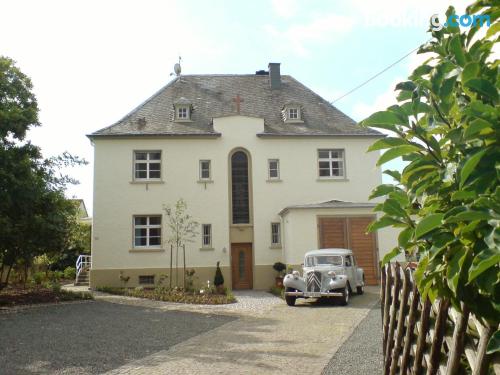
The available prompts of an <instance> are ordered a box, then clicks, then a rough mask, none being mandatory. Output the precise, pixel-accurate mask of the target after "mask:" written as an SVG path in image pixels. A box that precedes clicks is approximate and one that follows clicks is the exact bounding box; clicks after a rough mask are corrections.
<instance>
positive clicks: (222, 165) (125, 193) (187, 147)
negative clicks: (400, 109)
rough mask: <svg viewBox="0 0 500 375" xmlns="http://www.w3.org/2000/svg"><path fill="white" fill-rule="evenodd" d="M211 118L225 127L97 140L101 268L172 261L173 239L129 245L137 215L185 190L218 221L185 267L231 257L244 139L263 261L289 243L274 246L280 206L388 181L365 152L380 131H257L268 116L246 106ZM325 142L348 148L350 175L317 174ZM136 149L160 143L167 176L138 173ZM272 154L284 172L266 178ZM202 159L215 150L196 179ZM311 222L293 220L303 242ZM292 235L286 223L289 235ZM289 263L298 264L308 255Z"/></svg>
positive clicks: (200, 210) (199, 209)
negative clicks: (239, 112)
mask: <svg viewBox="0 0 500 375" xmlns="http://www.w3.org/2000/svg"><path fill="white" fill-rule="evenodd" d="M290 126H295V125H293V124H290ZM214 128H215V130H216V131H218V132H220V133H222V136H221V137H219V138H211V139H193V138H138V137H137V138H129V139H123V138H122V139H101V138H99V139H95V140H94V147H95V167H94V179H95V183H94V221H93V241H92V242H93V243H92V255H93V268H94V269H110V270H111V269H129V268H140V269H143V268H163V267H165V268H166V267H168V265H169V262H170V250H169V246H167V244H166V243H164V246H163V249H164V251H153V252H148V251H131V250H132V249H133V247H132V234H133V233H132V217H133V215H140V214H162V205H164V204H170V205H172V204H174V203H175V202H176V201H177V200H178V199H179V198H183V199H184V200H186V202H187V203H188V209H189V212H190V214H192V215H193V216H194V217H195V219H196V220H197V221H198V222H200V223H209V224H212V235H213V238H212V243H213V248H214V250H200V247H201V237H200V236H198V237H197V238H196V239H195V242H193V243H191V244H188V246H187V247H186V259H187V263H188V267H190V268H191V267H213V266H215V264H216V262H217V261H221V266H224V267H228V266H230V239H229V232H230V230H229V229H230V227H229V184H228V168H229V162H228V155H229V153H230V152H231V151H232V150H234V149H235V148H238V147H241V148H244V149H246V150H247V151H248V152H249V153H250V157H251V179H252V196H253V223H254V264H255V265H257V266H258V265H270V264H273V263H274V262H276V261H281V260H282V251H283V250H282V249H279V248H278V249H271V248H270V242H271V226H270V223H271V222H276V221H280V217H279V215H278V213H279V212H280V210H282V209H283V208H285V207H287V206H289V205H295V204H304V203H311V202H321V201H326V200H331V199H340V200H347V201H355V202H366V201H367V197H368V195H369V193H370V191H371V190H372V188H373V187H374V186H376V185H377V184H379V183H380V181H381V175H380V169H379V168H377V167H375V163H376V160H377V157H378V155H377V153H366V149H367V148H368V146H369V145H370V144H371V143H372V142H373V138H348V137H336V138H333V137H332V138H272V139H270V138H259V137H257V136H256V134H257V133H260V132H262V131H263V129H264V124H263V120H262V119H257V118H248V117H242V116H231V117H224V118H219V119H214ZM318 148H342V149H345V157H346V174H347V179H346V180H328V181H320V180H318V172H317V149H318ZM134 150H161V151H162V178H163V181H162V183H150V184H144V183H134V182H133V175H132V172H133V151H134ZM274 158H277V159H279V160H280V176H281V181H280V182H268V181H267V180H268V178H267V173H268V171H267V160H268V159H274ZM200 159H210V160H211V163H212V176H213V182H212V183H206V184H205V183H199V182H198V175H199V160H200ZM313 225H314V227H311V225H309V224H304V225H300V224H299V223H298V222H297V224H295V223H292V226H291V227H290V228H291V229H289V230H295V231H297V232H296V235H295V236H294V238H295V239H296V241H297V243H296V244H294V246H295V247H296V248H302V247H303V246H306V247H309V246H311V241H310V237H311V236H316V228H315V223H314V224H313ZM165 234H166V233H165V232H164V233H163V235H164V236H163V237H164V238H165ZM308 239H309V240H308ZM290 240H291V239H289V238H288V236H287V233H284V236H283V241H285V242H288V241H290ZM314 242H316V240H315V241H314ZM294 259H295V258H294ZM287 262H288V261H287ZM292 263H295V264H300V263H301V260H294V262H292ZM254 284H256V283H255V281H254Z"/></svg>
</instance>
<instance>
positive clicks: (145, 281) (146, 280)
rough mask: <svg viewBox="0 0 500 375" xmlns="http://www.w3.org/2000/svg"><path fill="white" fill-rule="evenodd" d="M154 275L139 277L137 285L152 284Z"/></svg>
mask: <svg viewBox="0 0 500 375" xmlns="http://www.w3.org/2000/svg"><path fill="white" fill-rule="evenodd" d="M154 283H155V275H142V276H139V284H149V285H150V284H154Z"/></svg>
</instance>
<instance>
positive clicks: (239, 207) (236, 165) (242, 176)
mask: <svg viewBox="0 0 500 375" xmlns="http://www.w3.org/2000/svg"><path fill="white" fill-rule="evenodd" d="M231 201H232V217H233V224H249V223H250V192H249V188H248V157H247V154H245V153H244V152H243V151H236V152H235V153H234V154H233V155H232V156H231Z"/></svg>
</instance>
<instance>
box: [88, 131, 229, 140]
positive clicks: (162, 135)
mask: <svg viewBox="0 0 500 375" xmlns="http://www.w3.org/2000/svg"><path fill="white" fill-rule="evenodd" d="M221 135H222V134H221V133H147V134H131V133H126V134H123V133H121V134H94V133H93V134H87V135H86V136H87V138H89V139H91V140H92V139H95V138H110V139H112V138H120V139H124V138H136V137H141V138H148V137H151V138H152V137H155V138H219V137H220V136H221Z"/></svg>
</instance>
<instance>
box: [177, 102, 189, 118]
mask: <svg viewBox="0 0 500 375" xmlns="http://www.w3.org/2000/svg"><path fill="white" fill-rule="evenodd" d="M189 112H190V111H189V106H187V105H178V106H177V107H176V111H175V117H176V119H177V120H189V116H190V113H189Z"/></svg>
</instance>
